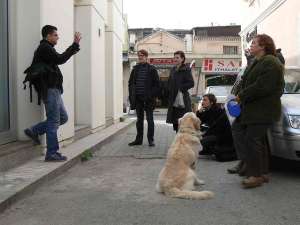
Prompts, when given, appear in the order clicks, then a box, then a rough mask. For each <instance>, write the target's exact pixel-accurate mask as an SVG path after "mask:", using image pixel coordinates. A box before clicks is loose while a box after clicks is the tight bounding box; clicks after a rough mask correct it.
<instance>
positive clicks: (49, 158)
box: [45, 152, 67, 162]
mask: <svg viewBox="0 0 300 225" xmlns="http://www.w3.org/2000/svg"><path fill="white" fill-rule="evenodd" d="M63 161H67V157H66V156H63V155H61V154H60V153H58V152H57V153H55V154H53V155H50V156H46V158H45V162H63Z"/></svg>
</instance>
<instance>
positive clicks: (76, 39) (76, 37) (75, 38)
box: [74, 32, 81, 44]
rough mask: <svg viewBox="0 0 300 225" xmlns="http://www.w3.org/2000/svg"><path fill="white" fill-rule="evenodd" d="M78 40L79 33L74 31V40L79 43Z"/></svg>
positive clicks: (79, 38)
mask: <svg viewBox="0 0 300 225" xmlns="http://www.w3.org/2000/svg"><path fill="white" fill-rule="evenodd" d="M80 40H81V33H79V32H76V33H75V35H74V42H75V43H77V44H79V43H80Z"/></svg>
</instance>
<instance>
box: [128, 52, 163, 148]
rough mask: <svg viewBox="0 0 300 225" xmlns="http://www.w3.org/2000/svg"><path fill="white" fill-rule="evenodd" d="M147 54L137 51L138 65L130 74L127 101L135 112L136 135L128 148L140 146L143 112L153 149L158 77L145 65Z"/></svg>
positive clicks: (151, 67) (154, 71) (150, 67)
mask: <svg viewBox="0 0 300 225" xmlns="http://www.w3.org/2000/svg"><path fill="white" fill-rule="evenodd" d="M147 58H148V52H147V51H146V50H139V51H138V59H139V63H138V64H137V65H136V66H135V67H134V68H133V70H132V71H131V74H130V78H129V82H128V86H129V101H130V107H131V109H135V110H136V114H137V122H136V130H137V135H136V138H135V140H134V141H133V142H131V143H129V146H134V145H142V143H143V133H144V111H146V118H147V122H148V133H147V137H148V142H149V146H150V147H154V146H155V144H154V120H153V110H154V107H155V98H156V97H157V96H158V95H159V77H158V73H157V70H156V68H155V67H154V66H152V65H150V64H148V63H147Z"/></svg>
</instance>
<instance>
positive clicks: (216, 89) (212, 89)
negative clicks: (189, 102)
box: [198, 85, 232, 110]
mask: <svg viewBox="0 0 300 225" xmlns="http://www.w3.org/2000/svg"><path fill="white" fill-rule="evenodd" d="M231 89H232V86H229V85H224V86H208V87H207V88H206V89H205V92H204V94H214V95H215V96H216V98H217V104H219V105H221V106H222V107H223V105H224V104H225V102H226V100H227V96H228V95H229V94H230V91H231ZM201 100H202V99H201ZM201 100H200V101H199V103H198V110H199V109H200V107H201Z"/></svg>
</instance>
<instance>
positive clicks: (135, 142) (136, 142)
mask: <svg viewBox="0 0 300 225" xmlns="http://www.w3.org/2000/svg"><path fill="white" fill-rule="evenodd" d="M142 144H143V142H141V141H133V142H130V143H129V144H128V145H129V146H135V145H142Z"/></svg>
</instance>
